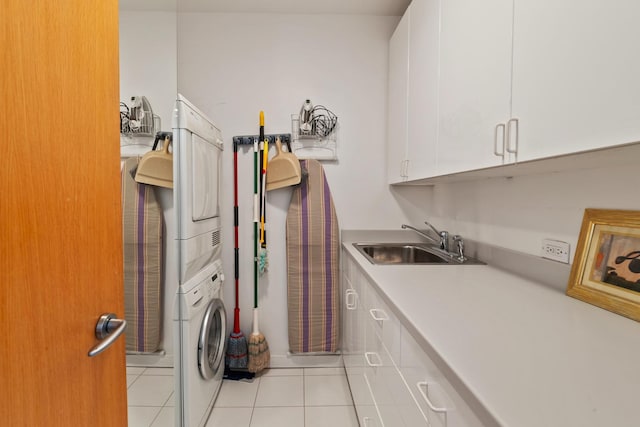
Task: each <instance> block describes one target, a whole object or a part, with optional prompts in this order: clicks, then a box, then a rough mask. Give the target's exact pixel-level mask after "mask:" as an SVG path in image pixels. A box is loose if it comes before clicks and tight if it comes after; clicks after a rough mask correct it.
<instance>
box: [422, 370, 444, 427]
mask: <svg viewBox="0 0 640 427" xmlns="http://www.w3.org/2000/svg"><path fill="white" fill-rule="evenodd" d="M416 387H418V391H419V392H420V394H421V395H422V398H423V399H424V401H425V402H427V405H429V408H431V410H432V411H433V412H439V413H441V414H444V415H445V417H446V416H447V408H438V407H437V406H435V405H434V404H433V403H432V402H431V400H429V396H427V390H428V389H429V383H427V382H426V381H419V382H417V383H416ZM422 387H424V390H425V391H423V390H422ZM445 425H446V422H445Z"/></svg>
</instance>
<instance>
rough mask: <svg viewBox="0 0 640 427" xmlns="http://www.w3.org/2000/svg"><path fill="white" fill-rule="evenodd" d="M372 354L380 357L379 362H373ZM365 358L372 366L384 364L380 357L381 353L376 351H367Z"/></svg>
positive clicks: (377, 357)
mask: <svg viewBox="0 0 640 427" xmlns="http://www.w3.org/2000/svg"><path fill="white" fill-rule="evenodd" d="M372 356H375V358H376V359H378V361H377V362H372V361H371V359H372ZM364 359H365V360H366V361H367V365H369V366H371V367H372V368H375V367H378V366H382V358H381V357H380V355H379V354H378V353H375V352H373V351H366V352H365V353H364Z"/></svg>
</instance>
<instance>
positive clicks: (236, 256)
mask: <svg viewBox="0 0 640 427" xmlns="http://www.w3.org/2000/svg"><path fill="white" fill-rule="evenodd" d="M238 222H239V221H238V143H237V142H235V141H234V143H233V226H234V234H235V248H234V250H233V253H234V260H235V266H234V267H235V279H236V307H235V308H236V309H238V308H240V301H239V297H238V293H239V278H240V248H239V244H238V240H239V239H238Z"/></svg>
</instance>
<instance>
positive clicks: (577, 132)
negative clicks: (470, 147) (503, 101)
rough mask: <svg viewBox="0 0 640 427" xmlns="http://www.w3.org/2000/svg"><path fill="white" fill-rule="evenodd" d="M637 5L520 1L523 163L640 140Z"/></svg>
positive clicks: (516, 111) (517, 96) (518, 99)
mask: <svg viewBox="0 0 640 427" xmlns="http://www.w3.org/2000/svg"><path fill="white" fill-rule="evenodd" d="M639 22H640V2H639V1H637V0H613V1H604V0H587V1H584V0H581V1H578V0H563V1H558V0H537V1H531V0H527V1H516V7H515V14H514V29H515V30H514V53H513V111H512V117H514V118H517V119H518V121H519V130H518V134H519V141H518V160H519V161H524V160H531V159H539V158H544V157H549V156H556V155H561V154H567V153H573V152H579V151H584V150H590V149H595V148H601V147H606V146H612V145H618V144H624V143H630V142H637V141H640V55H639V54H638V49H639V43H640V24H639Z"/></svg>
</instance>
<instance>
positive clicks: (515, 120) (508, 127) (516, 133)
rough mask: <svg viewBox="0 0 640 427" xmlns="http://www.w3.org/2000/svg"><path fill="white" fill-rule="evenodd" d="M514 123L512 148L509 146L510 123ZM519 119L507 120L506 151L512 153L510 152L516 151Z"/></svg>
mask: <svg viewBox="0 0 640 427" xmlns="http://www.w3.org/2000/svg"><path fill="white" fill-rule="evenodd" d="M512 123H513V124H515V127H516V129H515V144H514V146H513V148H512V147H511V127H512V126H511V124H512ZM519 127H520V125H519V121H518V119H515V118H514V119H509V121H508V122H507V137H506V139H507V152H509V153H512V154H517V153H518V139H519V138H520V135H519Z"/></svg>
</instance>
